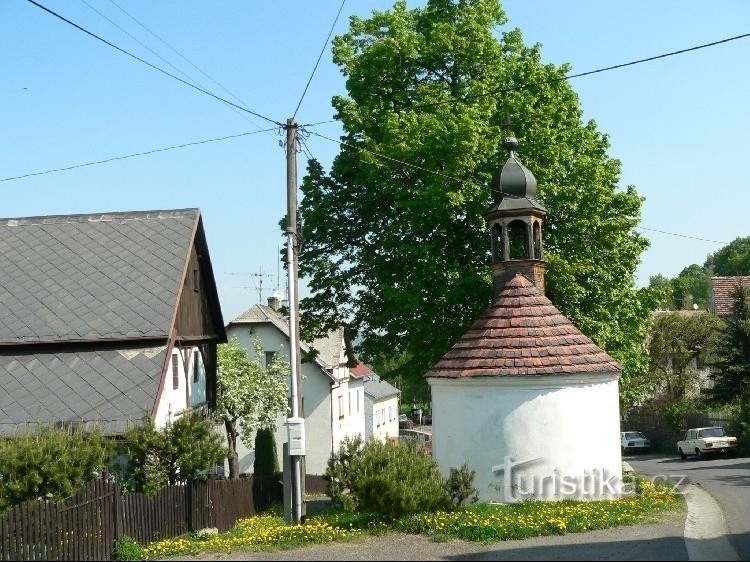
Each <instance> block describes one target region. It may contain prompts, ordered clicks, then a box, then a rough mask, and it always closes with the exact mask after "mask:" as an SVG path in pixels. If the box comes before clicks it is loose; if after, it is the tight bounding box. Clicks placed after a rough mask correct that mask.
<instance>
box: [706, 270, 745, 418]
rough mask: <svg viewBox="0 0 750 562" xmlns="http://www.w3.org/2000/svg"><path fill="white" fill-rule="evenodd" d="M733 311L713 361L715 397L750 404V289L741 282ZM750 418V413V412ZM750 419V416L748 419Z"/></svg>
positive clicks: (734, 299) (725, 401)
mask: <svg viewBox="0 0 750 562" xmlns="http://www.w3.org/2000/svg"><path fill="white" fill-rule="evenodd" d="M731 296H732V314H731V315H730V316H729V317H728V318H727V321H726V325H725V327H724V329H723V331H722V333H721V335H720V337H719V338H718V343H717V347H716V351H715V356H716V361H715V364H714V365H713V367H714V368H713V372H712V378H713V379H714V387H713V389H712V395H713V398H714V399H715V400H716V401H717V402H720V403H725V404H731V403H736V402H738V401H739V402H741V403H743V404H744V405H745V407H746V408H748V407H750V289H748V288H747V287H745V286H744V285H742V284H740V283H738V284H737V286H736V287H735V288H734V289H733V290H732V293H731ZM748 418H750V416H748ZM748 421H750V419H748Z"/></svg>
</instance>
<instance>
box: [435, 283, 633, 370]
mask: <svg viewBox="0 0 750 562" xmlns="http://www.w3.org/2000/svg"><path fill="white" fill-rule="evenodd" d="M621 370H622V367H621V366H620V365H619V363H617V362H616V361H615V360H614V359H612V358H611V357H610V356H609V355H607V354H606V353H605V352H604V351H602V350H601V349H600V348H599V347H598V346H597V345H596V344H595V343H594V342H593V341H591V340H590V339H589V338H588V337H586V336H584V335H583V334H582V333H581V332H580V331H579V330H578V328H576V327H575V326H574V325H573V324H572V323H571V321H570V320H568V319H567V318H566V317H565V316H563V315H562V313H561V312H560V311H559V310H557V308H555V306H554V305H553V304H552V302H550V300H549V299H548V298H547V297H545V296H544V295H543V294H542V293H541V292H540V291H539V290H538V289H537V288H536V287H535V286H534V285H533V284H532V283H531V282H530V281H529V280H528V279H526V277H524V276H523V275H521V274H517V275H516V276H515V277H514V278H513V279H511V280H510V281H508V283H507V284H506V285H505V287H504V288H503V290H502V291H501V292H500V294H499V295H498V297H497V298H496V299H495V302H493V303H492V305H491V306H490V307H489V308H488V309H487V310H486V311H485V312H484V314H483V315H482V316H481V317H480V318H479V320H477V321H476V322H474V325H473V326H472V327H471V328H470V329H469V331H468V332H466V334H464V336H463V337H462V338H461V339H460V340H459V341H458V343H456V344H455V345H454V346H453V347H452V348H451V349H450V350H449V351H448V353H446V354H445V355H444V356H443V358H442V359H441V360H440V361H438V363H437V364H436V365H435V366H434V367H433V368H432V369H431V370H430V371H429V372H428V373H427V374H426V375H425V376H427V377H442V378H463V377H509V376H523V375H567V374H586V373H603V372H611V373H614V372H620V371H621Z"/></svg>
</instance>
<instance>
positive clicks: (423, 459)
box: [325, 440, 452, 517]
mask: <svg viewBox="0 0 750 562" xmlns="http://www.w3.org/2000/svg"><path fill="white" fill-rule="evenodd" d="M325 477H326V480H327V481H328V483H329V486H328V489H327V491H328V493H329V495H330V496H331V498H332V500H333V501H334V502H335V503H337V504H338V505H341V506H342V507H344V508H345V509H348V510H355V509H357V510H360V511H363V512H368V513H374V514H378V515H382V516H386V517H401V516H403V515H407V514H410V513H419V512H423V511H436V510H447V509H450V508H451V507H452V502H451V498H450V496H449V495H448V491H447V489H446V486H445V482H444V480H443V477H442V476H441V474H440V472H439V470H438V468H437V465H436V464H435V462H434V461H433V460H432V459H431V458H430V457H429V456H428V455H427V453H426V452H425V450H424V448H423V447H422V446H421V445H420V444H418V443H416V442H413V441H405V442H402V443H400V444H393V443H390V442H386V443H383V442H380V441H378V440H373V441H370V442H368V443H366V444H365V445H364V446H361V447H360V446H359V443H358V442H357V440H353V441H345V442H344V443H342V445H341V448H340V449H339V453H338V454H337V455H334V457H332V458H331V461H330V462H329V466H328V470H327V471H326V475H325Z"/></svg>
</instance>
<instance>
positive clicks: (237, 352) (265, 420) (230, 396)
mask: <svg viewBox="0 0 750 562" xmlns="http://www.w3.org/2000/svg"><path fill="white" fill-rule="evenodd" d="M253 352H254V355H253V356H252V358H250V357H248V353H247V350H246V349H244V348H242V347H240V343H239V340H238V339H237V338H236V337H235V338H232V341H230V342H229V343H228V344H225V345H220V346H219V351H218V369H217V387H218V397H217V401H216V413H215V415H216V417H217V418H218V419H220V420H222V421H223V422H224V427H225V429H226V433H227V440H228V442H229V452H228V455H227V457H228V460H229V475H230V478H238V477H239V457H238V454H237V438H238V437H239V438H240V439H242V442H243V443H244V444H245V446H246V447H247V448H248V449H251V448H252V446H253V441H252V435H253V434H254V433H255V431H257V430H258V429H264V428H267V429H272V430H275V429H276V420H277V418H278V416H279V414H281V413H283V412H286V411H287V383H286V380H287V377H288V376H289V365H288V364H287V363H286V362H285V361H284V360H283V359H282V357H281V356H280V354H279V353H277V354H276V357H275V358H274V360H273V361H272V362H271V364H270V365H266V367H265V368H264V367H263V365H262V363H261V361H262V360H263V358H264V356H265V355H264V350H263V346H262V344H261V342H260V340H259V339H258V338H255V339H254V340H253Z"/></svg>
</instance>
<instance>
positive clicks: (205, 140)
mask: <svg viewBox="0 0 750 562" xmlns="http://www.w3.org/2000/svg"><path fill="white" fill-rule="evenodd" d="M275 129H276V127H273V128H271V129H260V130H258V131H248V132H245V133H238V134H236V135H227V136H225V137H217V138H213V139H204V140H200V141H195V142H187V143H184V144H177V145H174V146H165V147H163V148H154V149H152V150H147V151H145V152H134V153H133V154H126V155H124V156H113V157H112V158H106V159H104V160H96V161H94V162H84V163H82V164H74V165H72V166H66V167H64V168H54V169H51V170H44V171H43V172H31V173H29V174H23V175H22V176H12V177H8V178H2V179H0V182H4V181H13V180H20V179H23V178H29V177H31V176H43V175H45V174H52V173H55V172H66V171H68V170H75V169H76V168H85V167H87V166H96V165H98V164H106V163H107V162H114V161H115V160H127V159H128V158H135V157H136V156H147V155H149V154H155V153H157V152H166V151H168V150H175V149H177V148H187V147H189V146H197V145H199V144H208V143H211V142H218V141H223V140H228V139H236V138H240V137H247V136H250V135H255V134H258V133H265V132H266V131H273V130H275Z"/></svg>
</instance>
